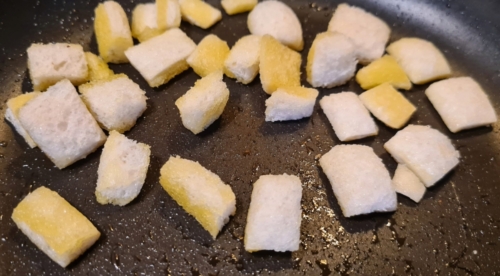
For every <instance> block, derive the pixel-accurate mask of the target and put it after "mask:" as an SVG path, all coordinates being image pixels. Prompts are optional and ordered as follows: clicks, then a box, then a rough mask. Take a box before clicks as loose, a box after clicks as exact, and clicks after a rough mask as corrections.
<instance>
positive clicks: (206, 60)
mask: <svg viewBox="0 0 500 276" xmlns="http://www.w3.org/2000/svg"><path fill="white" fill-rule="evenodd" d="M228 54H229V46H227V43H226V42H225V41H224V40H221V39H220V38H219V37H218V36H216V35H213V34H209V35H207V36H205V37H204V38H203V39H202V40H201V41H200V43H198V46H196V49H194V51H193V53H191V55H190V56H189V57H188V58H187V63H188V64H189V66H191V68H193V70H194V72H195V73H196V74H198V75H199V76H200V77H205V76H207V75H209V74H211V73H213V72H216V71H220V70H223V69H224V61H225V60H226V57H227V55H228Z"/></svg>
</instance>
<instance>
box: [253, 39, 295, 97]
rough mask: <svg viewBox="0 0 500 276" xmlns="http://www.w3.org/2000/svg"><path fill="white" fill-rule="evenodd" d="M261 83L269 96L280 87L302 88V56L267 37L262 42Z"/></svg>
mask: <svg viewBox="0 0 500 276" xmlns="http://www.w3.org/2000/svg"><path fill="white" fill-rule="evenodd" d="M259 54H260V64H259V73H260V82H261V83H262V89H264V91H265V92H266V93H267V94H272V93H273V92H274V91H276V89H278V88H280V87H291V86H300V63H301V57H300V54H299V53H297V52H295V51H294V50H292V49H290V48H288V47H286V46H285V45H283V44H281V43H280V42H279V41H277V40H276V39H274V38H273V37H272V36H269V35H265V36H263V37H262V39H261V42H260V53H259Z"/></svg>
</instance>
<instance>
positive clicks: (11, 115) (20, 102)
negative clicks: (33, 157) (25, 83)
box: [5, 91, 41, 148]
mask: <svg viewBox="0 0 500 276" xmlns="http://www.w3.org/2000/svg"><path fill="white" fill-rule="evenodd" d="M40 94H41V93H40V92H36V91H35V92H31V93H26V94H21V95H19V96H17V97H14V98H12V99H9V100H8V101H7V110H6V111H5V119H6V120H7V121H9V122H10V123H11V124H12V126H13V127H14V128H15V129H16V131H17V133H19V135H21V136H22V137H23V138H24V140H25V141H26V143H27V144H28V145H29V146H30V147H31V148H35V147H36V143H35V141H33V139H32V138H31V136H30V135H29V134H28V132H26V130H25V129H24V128H23V126H22V125H21V122H19V110H20V109H21V107H23V106H24V105H25V104H26V103H27V102H29V101H30V100H31V99H33V98H35V97H37V96H39V95H40Z"/></svg>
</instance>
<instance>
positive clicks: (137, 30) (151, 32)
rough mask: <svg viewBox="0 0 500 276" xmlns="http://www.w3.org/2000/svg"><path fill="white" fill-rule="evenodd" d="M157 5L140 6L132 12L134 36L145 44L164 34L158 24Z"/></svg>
mask: <svg viewBox="0 0 500 276" xmlns="http://www.w3.org/2000/svg"><path fill="white" fill-rule="evenodd" d="M156 17H157V9H156V4H155V3H147V4H138V5H137V6H135V8H134V10H133V11H132V36H133V37H135V38H137V39H138V40H139V41H140V42H144V41H146V40H148V39H150V38H152V37H155V36H158V35H160V34H161V33H162V31H160V29H159V28H158V24H157V20H156Z"/></svg>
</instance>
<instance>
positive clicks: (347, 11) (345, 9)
mask: <svg viewBox="0 0 500 276" xmlns="http://www.w3.org/2000/svg"><path fill="white" fill-rule="evenodd" d="M328 31H330V32H339V33H341V34H344V35H346V36H347V37H349V38H350V39H352V41H353V42H354V45H355V46H356V48H357V52H358V53H357V56H358V60H359V62H360V63H362V64H368V63H370V62H372V61H374V60H376V59H378V58H380V57H381V56H382V55H383V54H384V50H385V44H386V43H387V41H389V35H390V34H391V29H390V28H389V26H388V25H387V24H386V23H385V22H384V21H383V20H381V19H380V18H378V17H376V16H375V15H373V14H371V13H369V12H366V11H365V10H363V9H361V8H358V7H354V6H349V5H347V4H340V5H338V7H337V9H336V10H335V13H334V14H333V16H332V19H331V20H330V23H328Z"/></svg>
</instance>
